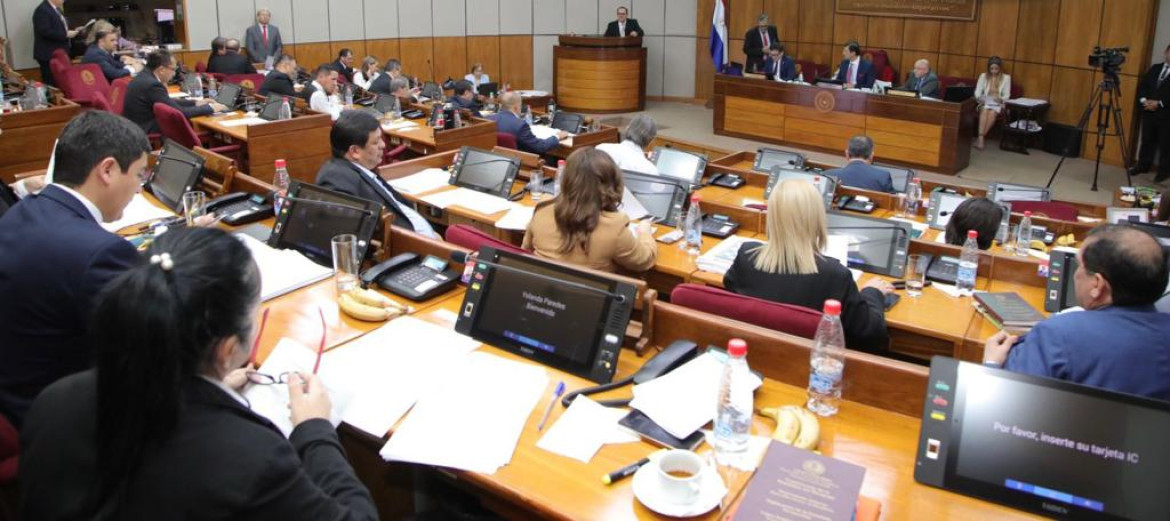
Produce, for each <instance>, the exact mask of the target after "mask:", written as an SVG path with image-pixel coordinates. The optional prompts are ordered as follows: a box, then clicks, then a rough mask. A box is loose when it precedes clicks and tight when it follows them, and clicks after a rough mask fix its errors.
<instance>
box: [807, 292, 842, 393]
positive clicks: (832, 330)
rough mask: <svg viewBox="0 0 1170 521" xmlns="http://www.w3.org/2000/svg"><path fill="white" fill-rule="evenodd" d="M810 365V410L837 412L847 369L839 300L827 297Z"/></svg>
mask: <svg viewBox="0 0 1170 521" xmlns="http://www.w3.org/2000/svg"><path fill="white" fill-rule="evenodd" d="M809 365H810V370H809V376H808V408H809V410H810V411H812V412H814V413H816V414H817V415H819V416H832V415H834V414H837V407H838V403H839V402H840V401H841V376H842V375H843V374H844V373H845V331H844V330H843V329H842V328H841V301H839V300H833V299H829V300H826V301H825V308H824V315H822V316H821V323H820V324H819V325H817V336H816V337H815V345H813V350H812V358H811V359H810V361H809Z"/></svg>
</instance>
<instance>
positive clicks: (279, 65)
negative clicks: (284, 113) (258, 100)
mask: <svg viewBox="0 0 1170 521" xmlns="http://www.w3.org/2000/svg"><path fill="white" fill-rule="evenodd" d="M296 74H297V61H296V60H295V59H293V57H292V56H289V55H287V54H284V55H281V57H280V58H277V60H276V63H275V64H274V65H273V66H272V70H271V71H269V72H268V75H267V76H265V77H264V83H261V84H260V88H259V89H257V91H256V93H257V94H259V95H261V96H270V95H273V94H275V95H277V96H288V97H296V96H301V97H304V98H305V101H308V100H309V98H308V95H309V94H312V93H311V92H310V93H305V90H306V89H305V86H304V85H300V84H298V83H297V82H296V81H295V80H294V78H295V77H296Z"/></svg>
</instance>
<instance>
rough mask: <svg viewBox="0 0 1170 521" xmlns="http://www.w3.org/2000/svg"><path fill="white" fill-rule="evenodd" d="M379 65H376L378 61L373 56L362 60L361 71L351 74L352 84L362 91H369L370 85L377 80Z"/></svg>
mask: <svg viewBox="0 0 1170 521" xmlns="http://www.w3.org/2000/svg"><path fill="white" fill-rule="evenodd" d="M380 69H381V65H379V64H378V59H377V58H375V57H373V56H366V57H365V59H363V60H362V67H361V70H359V71H357V72H355V73H353V84H354V85H357V86H358V87H361V88H362V90H370V84H371V83H373V82H374V80H375V79H377V78H378V74H379V73H378V71H379V70H380Z"/></svg>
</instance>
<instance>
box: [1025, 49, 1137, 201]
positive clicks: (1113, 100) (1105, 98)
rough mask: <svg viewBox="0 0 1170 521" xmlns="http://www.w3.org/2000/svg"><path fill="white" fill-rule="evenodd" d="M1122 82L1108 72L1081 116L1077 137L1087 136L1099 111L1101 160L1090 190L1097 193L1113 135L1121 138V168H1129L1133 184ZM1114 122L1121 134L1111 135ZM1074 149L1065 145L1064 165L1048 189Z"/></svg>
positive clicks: (1062, 163)
mask: <svg viewBox="0 0 1170 521" xmlns="http://www.w3.org/2000/svg"><path fill="white" fill-rule="evenodd" d="M1119 83H1120V81H1119V79H1118V78H1117V73H1116V72H1109V71H1105V78H1104V79H1102V80H1101V83H1099V84H1097V87H1096V88H1095V89H1094V90H1093V95H1092V96H1091V97H1090V98H1089V104H1088V105H1086V106H1085V112H1084V113H1083V114H1081V121H1080V122H1079V123H1077V135H1078V136H1083V135H1084V133H1085V127H1086V126H1087V125H1088V124H1089V118H1090V117H1092V115H1093V111H1094V110H1095V111H1096V112H1097V161H1096V164H1095V165H1094V167H1093V186H1092V187H1091V188H1090V190H1092V191H1094V192H1096V191H1097V177H1098V176H1099V175H1100V174H1101V151H1102V150H1104V149H1105V141H1107V140H1106V139H1105V138H1107V137H1109V136H1117V139H1118V141H1119V143H1118V145H1120V148H1121V167H1122V168H1123V169H1125V180H1126V184H1127V185H1133V178H1132V177H1130V175H1129V149H1127V148H1126V147H1125V127H1124V126H1123V125H1122V120H1121V103H1120V102H1121V88H1120V87H1119ZM1110 120H1112V124H1113V125H1114V126H1115V127H1116V128H1117V132H1114V133H1110V132H1109V124H1110ZM1072 146H1073V144H1072V143H1069V144H1067V145H1065V146H1064V151H1063V152H1062V153H1061V154H1060V162H1058V163H1056V169H1055V170H1053V171H1052V176H1051V177H1049V178H1048V184H1047V185H1044V186H1046V187H1048V188H1052V182H1053V181H1055V180H1056V174H1057V172H1060V167H1061V166H1063V165H1064V160H1065V159H1068V153H1069V151H1070V150H1071V149H1072Z"/></svg>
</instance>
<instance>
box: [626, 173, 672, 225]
mask: <svg viewBox="0 0 1170 521" xmlns="http://www.w3.org/2000/svg"><path fill="white" fill-rule="evenodd" d="M622 178H623V181H624V183H625V185H626V190H629V191H630V194H631V195H633V196H634V198H635V199H637V200H638V202H639V203H641V205H642V206H643V207H644V208H646V212H647V213H649V214H650V216H651V217H653V218H654V219H655V220H656V221H659V222H661V223H662V224H663V225H665V226H676V225H677V224H678V218H679V215H680V214H681V213H682V207H683V203H684V202H685V201H686V197H687V187H686V186H684V185H683V184H682V182H681V181H679V180H676V179H671V178H668V177H663V176H657V175H647V174H642V173H638V172H631V171H629V170H624V171H622Z"/></svg>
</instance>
